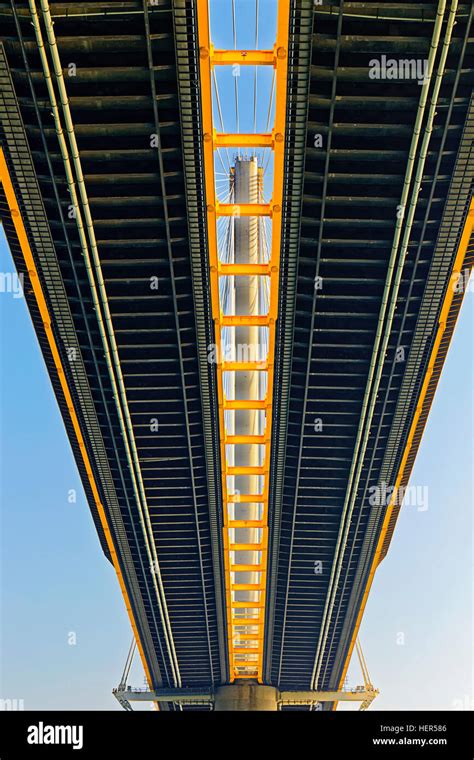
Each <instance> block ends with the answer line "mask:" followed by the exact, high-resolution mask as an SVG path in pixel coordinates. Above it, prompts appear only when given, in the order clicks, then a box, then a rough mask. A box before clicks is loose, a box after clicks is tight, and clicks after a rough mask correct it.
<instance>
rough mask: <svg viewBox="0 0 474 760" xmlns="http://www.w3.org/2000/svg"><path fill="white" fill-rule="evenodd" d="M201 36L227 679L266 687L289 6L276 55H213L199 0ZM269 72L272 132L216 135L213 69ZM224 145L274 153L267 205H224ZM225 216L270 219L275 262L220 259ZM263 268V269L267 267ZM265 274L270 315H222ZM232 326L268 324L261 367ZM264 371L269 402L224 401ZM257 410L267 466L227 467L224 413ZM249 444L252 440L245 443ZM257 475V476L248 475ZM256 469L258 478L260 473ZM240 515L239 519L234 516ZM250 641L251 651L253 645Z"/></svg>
mask: <svg viewBox="0 0 474 760" xmlns="http://www.w3.org/2000/svg"><path fill="white" fill-rule="evenodd" d="M197 10H198V35H199V55H200V83H201V98H202V134H203V156H204V178H205V186H206V204H207V232H208V245H209V262H210V290H211V303H212V317H213V320H214V325H215V345H216V354H217V360H216V364H217V391H218V404H219V433H220V459H221V469H222V472H221V475H222V497H223V498H222V503H223V510H224V515H223V525H224V528H223V533H224V536H223V543H224V573H225V586H226V609H227V640H228V652H229V663H230V673H229V680H230V682H231V683H232V682H233V681H234V680H235V679H254V680H255V679H256V680H257V681H258V682H259V683H261V682H262V681H263V641H264V625H265V598H266V583H267V577H266V575H267V573H266V571H267V554H268V552H267V547H268V492H269V479H270V472H269V465H270V441H271V425H272V403H273V371H274V352H275V335H276V324H275V323H276V320H277V317H278V291H279V263H280V248H281V207H282V202H283V175H284V150H285V128H286V105H287V71H288V34H289V17H290V0H279V2H278V15H277V34H276V41H275V46H274V48H273V49H272V50H215V49H214V46H213V45H212V43H211V39H210V28H209V8H208V0H198V2H197ZM235 65H244V66H249V65H250V66H272V67H273V68H274V70H275V119H274V124H273V128H272V131H271V133H270V134H256V135H248V134H245V135H235V134H218V133H217V131H216V129H215V126H214V120H213V110H212V76H213V69H214V67H215V66H235ZM219 147H231V148H239V147H244V148H245V147H264V148H270V149H271V150H272V151H273V157H274V170H273V193H272V201H271V203H269V204H265V203H253V204H243V203H242V204H224V203H219V202H218V200H217V197H216V176H215V168H214V152H215V150H217V148H219ZM222 216H237V217H238V216H242V217H243V216H247V217H253V218H255V217H261V216H267V217H269V218H270V219H271V226H272V241H271V254H270V262H269V264H267V265H258V266H259V267H262V271H258V272H257V271H253V272H251V271H249V270H250V266H249V269H248V270H247V267H246V266H245V267H243V268H241V269H239V267H238V266H236V265H233V264H224V263H223V262H220V261H219V252H218V241H217V220H218V218H219V217H222ZM263 267H264V268H263ZM252 274H261V275H262V276H268V277H269V278H270V288H269V293H270V297H269V302H270V303H269V310H268V315H265V316H257V315H255V314H253V315H248V316H245V315H244V316H240V315H239V316H237V315H226V316H224V315H223V313H222V309H221V304H220V296H219V282H220V278H221V277H224V276H226V275H232V276H234V277H239V276H249V275H252ZM232 326H242V327H249V328H250V327H251V326H264V327H266V329H267V331H268V351H267V356H266V357H265V360H264V361H261V357H251V361H243V362H240V361H230V362H229V361H226V360H225V359H226V358H227V357H223V355H222V344H223V335H222V331H223V330H224V329H227V328H229V327H232ZM254 369H255V370H258V371H264V372H266V373H267V387H266V396H265V398H264V399H261V400H258V401H250V400H234V399H227V398H226V396H225V393H224V377H223V376H224V372H233V373H234V377H235V372H238V371H239V370H244V371H248V372H250V371H253V370H254ZM239 409H240V410H242V409H253V410H259V409H260V410H262V416H263V415H264V418H265V425H264V430H265V434H264V438H263V440H260V439H259V440H258V441H255V442H256V443H259V444H261V445H263V446H264V456H263V464H262V466H261V467H258V468H243V467H240V468H239V467H230V466H229V464H228V463H227V449H228V444H229V443H236V441H229V437H228V435H227V431H226V422H225V420H226V415H225V412H226V411H228V410H239ZM246 443H248V442H246ZM251 469H252V472H250V470H251ZM257 470H258V473H257ZM252 474H258V475H261V476H262V478H263V488H262V493H260V494H247V495H242V494H237V493H232V492H230V493H229V490H230V489H228V481H227V479H228V476H229V475H230V476H233V475H252ZM245 503H247V504H248V503H253V504H260V505H261V514H260V515H259V516H260V520H259V521H258V522H259V525H258V527H256V530H257V531H258V532H259V539H258V541H257V542H256V543H238V542H235V540H234V538H233V536H234V530H235V525H236V524H240V523H238V521H237V523H236V521H235V520H234V519H233V514H232V509H235V506H234V505H236V504H237V505H238V504H245ZM234 517H235V516H234ZM252 527H254V526H252ZM239 551H252V552H255V554H256V556H258V557H259V560H258V562H256V564H248V563H246V562H243V563H241V562H239V561H238V557H237V558H236V556H235V552H239ZM238 572H250V573H254V574H256V575H258V576H259V582H258V583H257V584H252V585H255V586H256V587H257V588H252V590H253V591H255V592H256V594H255V595H256V596H258V601H254V602H241V601H236V598H235V592H236V591H237V590H241V588H240V585H241V584H239V583H238V582H236V580H235V573H238ZM242 634H243V635H244V636H245V637H246V638H245V640H246V641H248V642H249V644H248V648H247V646H245V647H239V646H238V644H234V641H237V642H239V641H240V640H242ZM252 643H253V646H252Z"/></svg>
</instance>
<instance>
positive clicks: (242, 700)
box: [214, 683, 277, 712]
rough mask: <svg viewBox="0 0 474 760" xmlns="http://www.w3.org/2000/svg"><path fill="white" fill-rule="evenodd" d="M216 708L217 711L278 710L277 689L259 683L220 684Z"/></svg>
mask: <svg viewBox="0 0 474 760" xmlns="http://www.w3.org/2000/svg"><path fill="white" fill-rule="evenodd" d="M214 709H215V710H216V711H223V710H248V711H250V712H253V711H259V710H266V711H276V710H277V690H276V689H275V688H274V687H273V686H261V685H260V684H257V683H236V684H232V685H231V686H220V687H219V688H218V689H217V691H216V695H215V704H214Z"/></svg>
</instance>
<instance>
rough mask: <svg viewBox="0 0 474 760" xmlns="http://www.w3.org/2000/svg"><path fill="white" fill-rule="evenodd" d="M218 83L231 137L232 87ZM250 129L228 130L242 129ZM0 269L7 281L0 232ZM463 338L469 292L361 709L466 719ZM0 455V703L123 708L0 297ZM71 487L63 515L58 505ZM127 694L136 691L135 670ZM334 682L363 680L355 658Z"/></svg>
mask: <svg viewBox="0 0 474 760" xmlns="http://www.w3.org/2000/svg"><path fill="white" fill-rule="evenodd" d="M215 4H216V0H212V2H211V7H216V6H215ZM227 6H228V8H227V11H226V12H224V11H223V12H222V13H221V14H220V16H219V20H218V22H216V23H215V24H214V28H213V39H214V42H215V44H216V46H217V47H220V46H222V47H225V46H232V39H229V35H228V33H226V34H224V29H227V30H228V29H230V28H231V23H230V17H229V14H228V9H229V8H230V3H228V4H227ZM219 7H220V8H224V4H223V5H221V6H219ZM272 7H274V3H273V2H272V0H261V19H262V20H263V19H264V18H269V13H270V9H271V8H272ZM254 8H255V5H254V0H247V2H242V0H239V16H238V47H242V48H244V47H253V46H254V34H255V32H254V26H253V14H254ZM226 14H227V15H226ZM214 18H216V17H215V16H214ZM274 34H275V27H274V23H273V22H271V23H270V22H268V23H263V21H262V23H261V32H260V44H261V46H262V47H265V46H268V47H271V46H272V44H273V39H274ZM249 74H250V71H249V72H248V73H245V75H243V77H242V79H241V80H240V82H239V86H240V88H241V90H240V91H241V98H242V100H243V98H244V96H243V93H244V92H245V88H246V86H247V91H248V93H251V90H252V81H253V80H251V79H248V81H247V85H246V84H245V82H244V79H245V77H248V76H249ZM223 76H224V80H223V85H222V100H223V110H224V112H225V121H226V128H227V129H228V130H229V131H230V130H231V129H233V128H234V127H235V124H234V123H233V116H232V107H233V89H232V87H228V86H226V85H225V74H223ZM262 76H263V79H262V82H261V88H262V89H261V93H262V100H265V101H266V102H265V103H264V104H263V106H260V107H259V108H260V110H259V118H260V114H261V113H263V111H262V108H263V110H264V111H265V113H266V108H267V107H268V106H267V104H268V99H267V98H263V93H264V92H265V90H264V87H265V86H266V87H267V90H266V92H267V94H268V82H267V83H266V85H265V84H264V82H265V76H266V75H262ZM230 84H233V83H232V82H230ZM247 116H248V114H247ZM250 122H251V120H250V121H249V122H248V123H247V124H242V125H241V128H242V130H244V129H247V130H248V131H252V128H253V127H252V125H251V123H250ZM259 124H260V126H259V128H262V127H261V122H259ZM270 174H271V172H270ZM0 271H2V272H6V271H13V264H12V261H11V258H10V254H9V252H8V249H7V246H6V243H5V239H4V236H3V231H2V230H1V228H0ZM473 338H474V298H473V294H472V292H470V293H468V295H467V297H466V299H465V303H464V305H463V309H462V313H461V317H460V320H459V323H458V326H457V329H456V333H455V336H454V340H453V345H452V347H451V349H450V352H449V354H448V358H447V361H446V365H445V370H444V373H443V375H442V379H441V383H440V386H439V389H438V393H437V395H436V398H435V403H434V407H433V410H432V412H431V415H430V418H429V421H428V425H427V429H426V432H425V435H424V438H423V442H422V445H421V449H420V452H419V455H418V458H417V461H416V464H415V468H414V472H413V475H412V480H411V483H413V484H416V485H426V486H428V488H429V508H428V510H427V511H425V512H418V511H417V510H416V508H413V507H408V508H406V509H404V510H402V513H401V517H400V519H399V522H398V525H397V529H396V532H395V537H394V540H393V542H392V546H391V548H390V551H389V554H388V556H387V558H386V559H385V560H384V562H383V564H382V565H381V566H380V568H379V569H378V571H377V574H376V576H375V581H374V584H373V587H372V592H371V595H370V598H369V601H368V604H367V609H366V613H365V616H364V620H363V624H362V628H361V641H362V645H363V648H364V653H365V657H366V660H367V665H368V668H369V671H370V674H371V677H372V681H373V683H374V685H375V686H377V687H378V688H380V690H381V692H382V693H381V695H380V696H379V697H378V698H377V700H376V701H375V702H374V705H373V708H372V709H397V710H401V709H453V708H456V707H461V706H463V705H464V706H469V707H470V708H471V709H472V708H473V707H474V704H473V703H472V699H473V673H472V643H471V642H472V633H473V630H472V628H473V620H472V611H473V597H472V547H473V540H472V539H473V533H472V503H473V465H472V454H473V447H472V440H473V422H474V419H473V397H472V388H473V365H472V356H473V354H472V345H473ZM0 446H1V450H0V476H1V485H0V499H1V505H0V506H1V512H0V541H1V564H0V573H1V575H0V605H1V607H0V637H1V638H0V698H10V699H15V698H16V699H23V700H24V706H25V709H40V708H41V709H121V708H120V707H119V705H118V703H117V702H116V701H115V699H114V698H113V697H112V695H111V689H112V687H113V686H116V685H117V683H118V681H119V678H120V675H121V671H122V669H123V665H124V661H125V657H126V654H127V651H128V647H129V644H130V640H131V628H130V624H129V621H128V617H127V615H126V612H125V607H124V604H123V599H122V596H121V593H120V589H119V585H118V582H117V580H116V576H115V573H114V570H113V568H112V566H111V565H110V564H109V563H108V562H107V560H106V559H105V557H104V555H103V553H102V550H101V548H100V545H99V542H98V538H97V535H96V532H95V528H94V525H93V522H92V519H91V516H90V512H89V508H88V506H87V503H86V500H85V497H84V494H83V492H82V488H81V484H80V480H79V477H78V474H77V469H76V465H75V462H74V460H73V457H72V454H71V451H70V447H69V442H68V439H67V436H66V433H65V430H64V426H63V423H62V419H61V417H60V414H59V411H58V408H57V404H56V400H55V398H54V395H53V392H52V389H51V385H50V382H49V378H48V375H47V372H46V369H45V366H44V361H43V358H42V355H41V352H40V350H39V347H38V344H37V340H36V336H35V334H34V331H33V328H32V325H31V321H30V317H29V314H28V311H27V308H26V304H25V301H24V300H23V299H22V298H17V299H16V298H13V296H12V294H9V293H0ZM70 489H75V490H76V491H77V501H76V503H72V504H71V503H69V501H68V492H69V491H70ZM71 634H74V636H75V638H76V643H75V645H71V644H70V643H69V641H70V640H71V639H73V638H74V636H72V635H71ZM401 634H403V638H404V644H403V645H402V644H400V643H397V641H400V640H401V639H402V636H401ZM129 681H130V682H131V683H133V684H134V685H137V686H141V685H143V672H142V671H141V667H140V664H139V662H138V658H136V663H135V667H134V671H133V673H132V675H131V678H130V679H129ZM348 681H349V683H350V684H351V685H352V684H356V683H360V682H361V678H360V671H359V668H358V666H357V664H356V658H355V657H354V658H353V664H352V665H351V668H350V670H349V677H348Z"/></svg>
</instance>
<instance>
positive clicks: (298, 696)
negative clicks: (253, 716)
mask: <svg viewBox="0 0 474 760" xmlns="http://www.w3.org/2000/svg"><path fill="white" fill-rule="evenodd" d="M378 693H379V691H378V689H374V687H373V686H372V684H366V685H365V686H356V687H355V688H354V689H348V690H340V691H310V690H307V691H306V690H287V691H279V690H278V689H276V688H275V687H274V686H265V685H263V684H259V683H253V682H250V681H246V682H245V683H242V682H237V683H233V684H229V685H225V686H218V687H217V688H216V689H205V688H202V689H186V688H183V689H155V691H150V690H149V689H132V688H130V687H128V686H124V687H119V688H118V689H114V691H113V694H114V696H115V697H116V699H117V700H118V701H119V702H120V704H121V705H122V707H124V708H125V709H131V705H130V703H131V702H175V703H176V704H180V705H205V704H213V705H214V710H216V711H218V712H224V711H230V712H235V711H240V710H244V711H247V712H256V711H266V712H272V711H276V710H278V709H279V707H280V706H281V705H299V706H311V705H312V706H318V705H320V704H322V703H323V702H360V703H361V706H360V710H366V709H367V708H368V707H369V705H370V704H371V702H372V701H373V700H374V699H375V697H376V696H377V694H378Z"/></svg>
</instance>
